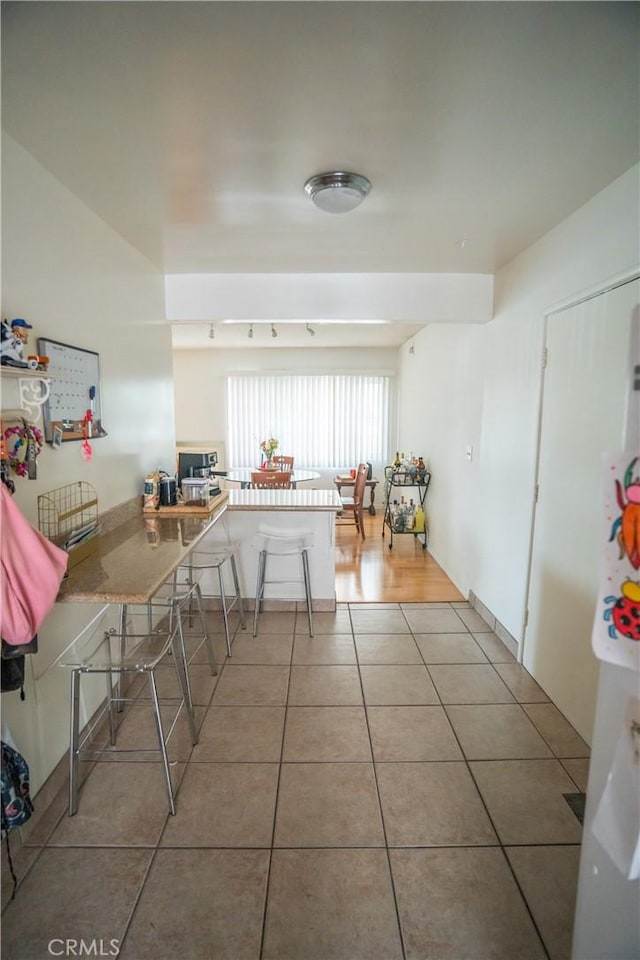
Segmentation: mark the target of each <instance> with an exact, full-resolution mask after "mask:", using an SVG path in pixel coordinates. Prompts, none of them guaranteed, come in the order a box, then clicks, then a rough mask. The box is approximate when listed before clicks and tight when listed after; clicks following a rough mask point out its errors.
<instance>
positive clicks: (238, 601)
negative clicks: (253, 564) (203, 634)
mask: <svg viewBox="0 0 640 960" xmlns="http://www.w3.org/2000/svg"><path fill="white" fill-rule="evenodd" d="M227 563H228V564H229V570H230V571H231V578H232V581H233V594H229V593H227V590H226V588H225V583H224V570H225V564H227ZM207 570H211V571H215V573H216V574H217V579H218V591H219V592H218V593H217V594H215V593H202V590H201V586H200V579H201V577H202V574H203V573H205V571H207ZM179 571H184V572H185V573H186V578H187V579H186V582H185V586H187V587H192V588H194V589H195V590H196V596H199V597H200V598H201V599H214V598H215V599H218V598H219V599H220V604H221V607H222V617H223V620H224V634H225V639H226V642H227V653H228V654H229V656H231V639H232V638H231V627H230V624H229V614H230V613H231V611H232V610H233V608H234V607H237V610H238V616H239V618H240V626H241V627H242V629H243V630H244V629H245V626H246V624H245V617H244V604H243V602H242V595H241V593H240V582H239V580H238V568H237V566H236V558H235V553H234V551H233V550H232V549H230V548H228V547H226V548H220V549H219V550H211V551H207V550H193V551H192V552H191V554H190V555H189V559H188V560H187V561H186V562H185V563H183V564H181V565H180V566H179V567H178V572H179ZM179 586H180V585H179V584H176V587H177V588H178V589H179Z"/></svg>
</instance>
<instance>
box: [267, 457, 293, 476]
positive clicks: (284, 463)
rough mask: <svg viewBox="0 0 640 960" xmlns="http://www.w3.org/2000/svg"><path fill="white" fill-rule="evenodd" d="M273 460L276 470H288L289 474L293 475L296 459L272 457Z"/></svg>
mask: <svg viewBox="0 0 640 960" xmlns="http://www.w3.org/2000/svg"><path fill="white" fill-rule="evenodd" d="M271 459H272V460H273V463H274V464H275V466H276V469H278V470H283V471H287V470H288V471H289V473H291V471H292V470H293V461H294V459H295V457H280V456H275V457H272V458H271Z"/></svg>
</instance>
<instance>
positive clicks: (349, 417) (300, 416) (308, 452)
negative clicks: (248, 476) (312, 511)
mask: <svg viewBox="0 0 640 960" xmlns="http://www.w3.org/2000/svg"><path fill="white" fill-rule="evenodd" d="M389 384H390V378H389V377H387V376H368V375H360V374H353V375H351V374H341V375H336V376H333V375H311V374H310V375H302V376H286V375H264V376H263V375H260V376H256V375H253V374H252V375H246V376H231V377H229V378H228V381H227V417H228V423H227V428H228V429H227V433H228V441H229V464H230V465H233V466H236V467H250V466H253V465H254V464H255V465H257V464H258V463H259V461H260V442H261V441H262V440H265V439H266V438H268V437H276V438H277V439H278V440H279V441H280V447H279V452H280V453H282V454H287V455H289V456H295V458H296V465H297V466H299V467H315V468H317V469H321V470H322V469H327V470H334V469H339V468H343V467H344V468H346V467H351V466H353V465H355V464H357V463H360V462H361V461H370V462H374V461H377V462H379V463H386V462H387V459H388V456H387V453H388V437H389V395H390V389H389Z"/></svg>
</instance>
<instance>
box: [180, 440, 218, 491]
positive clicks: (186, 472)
mask: <svg viewBox="0 0 640 960" xmlns="http://www.w3.org/2000/svg"><path fill="white" fill-rule="evenodd" d="M217 462H218V454H217V453H216V451H215V450H212V451H211V452H210V453H182V452H180V453H178V484H181V483H182V481H183V480H184V479H185V477H206V478H207V480H209V496H210V497H215V496H217V495H218V494H219V493H220V486H219V484H218V478H217V476H216V475H215V472H214V469H213V468H214V467H215V465H216V464H217Z"/></svg>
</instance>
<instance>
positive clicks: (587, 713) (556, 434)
mask: <svg viewBox="0 0 640 960" xmlns="http://www.w3.org/2000/svg"><path fill="white" fill-rule="evenodd" d="M639 294H640V283H639V282H638V281H637V280H634V281H632V282H630V283H627V284H624V285H623V286H620V287H617V288H616V289H614V290H612V291H609V292H608V293H604V294H601V295H600V296H597V297H594V298H593V299H591V300H588V301H586V302H584V303H581V304H579V305H577V306H574V307H571V308H569V309H567V310H563V311H561V312H559V313H556V314H552V315H550V316H549V318H548V325H547V338H546V345H547V366H546V370H545V376H544V391H543V405H542V424H541V435H540V457H539V471H538V484H539V487H538V503H537V508H536V514H535V525H534V538H533V549H532V562H531V577H530V586H529V602H528V622H527V627H526V632H525V642H524V655H523V663H524V666H525V667H526V668H527V670H529V672H530V673H532V674H533V676H534V677H535V678H536V680H537V681H538V682H539V683H540V684H541V686H542V687H543V688H544V690H545V691H546V692H547V694H548V695H549V697H550V698H551V699H552V700H553V701H554V703H555V704H556V705H557V706H558V708H559V709H560V710H561V711H562V713H563V714H564V715H565V717H566V718H567V719H568V720H569V721H570V722H571V723H572V724H573V726H574V727H575V728H576V729H577V730H578V732H579V733H580V734H581V736H582V737H584V739H585V740H586V741H587V742H588V743H590V742H591V733H592V727H593V718H594V711H595V703H596V690H597V681H598V663H597V661H596V659H595V657H594V655H593V653H592V651H591V628H592V624H593V616H594V612H595V605H596V598H597V585H598V568H599V539H600V535H601V517H600V513H599V505H600V503H601V500H602V473H601V454H602V453H604V452H614V451H617V450H620V449H621V448H622V445H623V430H624V422H625V409H626V403H627V392H628V388H629V361H630V357H629V346H630V334H631V321H632V317H633V315H634V311H635V310H637V309H638V303H639Z"/></svg>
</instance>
